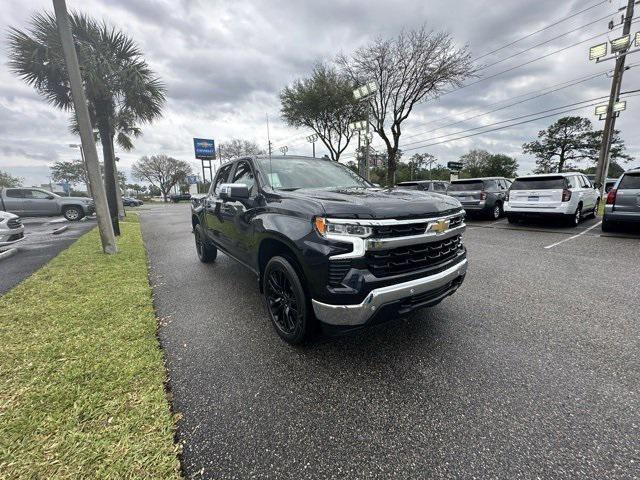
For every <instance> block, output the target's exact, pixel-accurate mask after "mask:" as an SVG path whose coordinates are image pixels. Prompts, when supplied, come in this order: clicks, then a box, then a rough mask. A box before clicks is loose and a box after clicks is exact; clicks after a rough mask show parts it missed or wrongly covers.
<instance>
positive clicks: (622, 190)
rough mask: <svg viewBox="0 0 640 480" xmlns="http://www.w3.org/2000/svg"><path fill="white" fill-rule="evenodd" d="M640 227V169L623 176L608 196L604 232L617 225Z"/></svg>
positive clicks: (605, 207)
mask: <svg viewBox="0 0 640 480" xmlns="http://www.w3.org/2000/svg"><path fill="white" fill-rule="evenodd" d="M632 223H635V224H637V225H640V169H635V170H629V171H628V172H625V173H623V174H622V176H621V177H620V178H619V179H618V181H617V182H616V184H615V185H614V186H613V188H612V189H611V190H609V193H608V194H607V203H606V205H605V206H604V217H603V219H602V230H603V231H605V232H608V231H611V230H612V229H613V227H615V226H617V225H624V224H632Z"/></svg>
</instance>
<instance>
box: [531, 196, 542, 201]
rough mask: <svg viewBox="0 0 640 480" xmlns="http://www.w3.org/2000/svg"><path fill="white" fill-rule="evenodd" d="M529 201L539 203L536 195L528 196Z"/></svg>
mask: <svg viewBox="0 0 640 480" xmlns="http://www.w3.org/2000/svg"><path fill="white" fill-rule="evenodd" d="M529 201H530V202H539V201H540V197H539V196H537V195H529Z"/></svg>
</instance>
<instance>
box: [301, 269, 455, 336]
mask: <svg viewBox="0 0 640 480" xmlns="http://www.w3.org/2000/svg"><path fill="white" fill-rule="evenodd" d="M466 272H467V259H466V258H465V259H464V260H462V261H461V262H460V263H457V264H456V265H454V266H453V267H450V268H448V269H447V270H444V271H442V272H440V273H436V274H434V275H430V276H428V277H423V278H418V279H416V280H411V281H409V282H404V283H398V284H397V285H389V286H387V287H381V288H376V289H375V290H372V291H371V292H370V293H369V295H367V297H366V298H365V299H364V300H363V301H362V303H359V304H356V305H329V304H327V303H322V302H318V301H317V300H312V301H311V303H312V304H313V311H314V313H315V314H316V317H317V318H318V319H319V320H321V321H323V322H325V323H328V324H330V325H341V326H358V325H363V324H365V323H366V322H367V320H369V319H370V318H371V317H372V316H373V315H374V314H375V313H376V310H378V309H379V308H380V307H382V306H384V305H387V304H389V303H392V302H395V301H397V300H402V299H403V298H407V297H411V296H413V295H418V294H421V293H424V292H428V291H429V290H435V289H437V288H440V287H443V286H444V285H446V284H447V283H449V282H452V281H453V280H455V279H456V278H458V277H460V276H462V275H464V274H465V273H466Z"/></svg>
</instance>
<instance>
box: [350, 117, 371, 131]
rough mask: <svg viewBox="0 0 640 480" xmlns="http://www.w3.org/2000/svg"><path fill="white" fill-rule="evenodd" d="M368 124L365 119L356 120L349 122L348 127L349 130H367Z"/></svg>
mask: <svg viewBox="0 0 640 480" xmlns="http://www.w3.org/2000/svg"><path fill="white" fill-rule="evenodd" d="M368 125H369V122H367V121H366V120H358V121H357V122H351V123H350V124H349V128H350V129H351V130H357V131H359V132H360V131H362V130H367V127H368Z"/></svg>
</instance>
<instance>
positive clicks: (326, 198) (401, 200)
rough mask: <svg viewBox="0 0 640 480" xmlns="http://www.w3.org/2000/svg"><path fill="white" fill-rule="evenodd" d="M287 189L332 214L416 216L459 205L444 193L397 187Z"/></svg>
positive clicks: (423, 215) (443, 210) (381, 216)
mask: <svg viewBox="0 0 640 480" xmlns="http://www.w3.org/2000/svg"><path fill="white" fill-rule="evenodd" d="M287 193H289V194H290V195H291V197H294V198H295V197H299V198H304V199H308V200H313V201H315V202H317V203H319V204H320V205H321V206H322V208H324V210H325V214H326V215H327V216H328V217H335V218H363V219H364V218H375V219H383V218H420V217H425V216H430V215H434V214H436V215H437V214H441V213H443V212H448V211H451V210H457V209H460V208H461V205H460V202H459V201H458V200H456V199H455V198H452V197H448V196H446V195H441V194H438V193H431V192H424V191H419V190H403V189H399V188H391V189H382V188H345V189H339V188H335V189H333V188H332V189H324V188H323V189H317V188H304V189H303V188H301V189H298V190H294V191H293V192H287Z"/></svg>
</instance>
